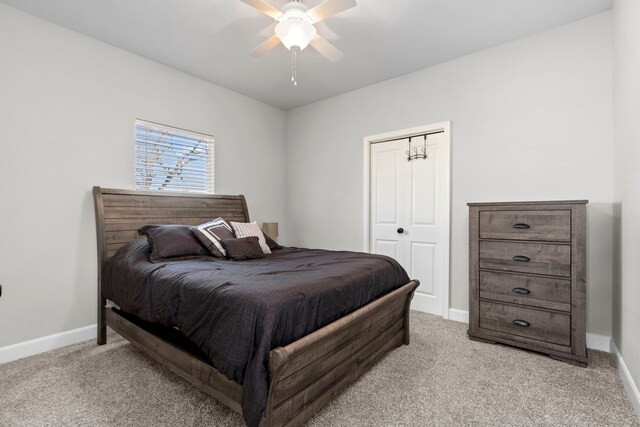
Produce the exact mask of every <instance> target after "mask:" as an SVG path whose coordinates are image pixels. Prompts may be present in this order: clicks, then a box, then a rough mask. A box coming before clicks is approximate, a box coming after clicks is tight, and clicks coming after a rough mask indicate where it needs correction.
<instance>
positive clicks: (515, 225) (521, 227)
mask: <svg viewBox="0 0 640 427" xmlns="http://www.w3.org/2000/svg"><path fill="white" fill-rule="evenodd" d="M513 228H517V229H518V230H526V229H527V228H531V227H529V224H523V223H521V222H519V223H517V224H513Z"/></svg>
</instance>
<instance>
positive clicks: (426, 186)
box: [369, 134, 448, 315]
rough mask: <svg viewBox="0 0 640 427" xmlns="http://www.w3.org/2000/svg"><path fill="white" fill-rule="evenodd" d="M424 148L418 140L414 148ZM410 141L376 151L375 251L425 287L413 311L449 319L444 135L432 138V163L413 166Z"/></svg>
mask: <svg viewBox="0 0 640 427" xmlns="http://www.w3.org/2000/svg"><path fill="white" fill-rule="evenodd" d="M414 145H415V146H418V147H419V148H421V147H422V146H423V138H422V137H420V138H413V140H412V147H413V146H414ZM408 147H409V141H408V139H403V140H400V141H390V142H382V143H375V144H372V145H371V187H370V189H371V199H370V200H371V206H370V213H371V219H370V224H371V227H370V240H369V241H370V248H369V249H370V251H371V252H373V253H378V254H383V255H388V256H391V257H393V258H395V259H396V260H397V261H398V262H399V263H400V264H401V265H402V266H403V267H404V268H405V269H406V270H407V273H408V274H409V277H411V278H412V279H418V280H419V281H420V287H418V289H417V291H416V296H415V298H414V305H413V307H414V308H416V309H419V310H422V311H426V312H428V313H433V314H438V315H443V314H445V313H444V312H443V311H444V310H445V309H446V308H445V307H444V304H443V294H444V292H448V284H447V283H445V280H444V278H445V276H446V275H445V274H443V272H444V269H445V268H448V265H445V264H446V259H447V257H446V256H445V255H446V254H445V252H444V251H445V245H443V244H442V243H443V242H442V240H443V238H444V236H446V235H447V233H445V230H444V227H445V224H446V221H443V220H442V219H443V218H442V217H443V215H446V214H447V212H448V209H447V208H446V207H444V206H441V205H440V204H441V203H442V201H443V200H446V198H445V197H443V196H444V192H445V191H446V190H447V187H446V185H445V183H444V182H443V175H444V174H445V173H446V171H445V170H443V163H444V162H445V161H447V159H446V157H447V156H442V153H441V151H442V134H434V135H429V137H428V139H427V153H428V155H429V158H427V159H415V160H411V161H407V155H406V150H407V148H408Z"/></svg>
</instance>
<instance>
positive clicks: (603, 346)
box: [449, 308, 612, 353]
mask: <svg viewBox="0 0 640 427" xmlns="http://www.w3.org/2000/svg"><path fill="white" fill-rule="evenodd" d="M449 320H455V321H456V322H461V323H469V312H468V311H467V310H458V309H457V308H450V309H449ZM611 343H612V341H611V337H607V336H605V335H598V334H587V348H591V349H593V350H599V351H605V352H607V353H611Z"/></svg>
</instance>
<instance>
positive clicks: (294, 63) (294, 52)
mask: <svg viewBox="0 0 640 427" xmlns="http://www.w3.org/2000/svg"><path fill="white" fill-rule="evenodd" d="M299 51H300V48H298V47H296V46H294V47H292V48H291V81H292V82H293V85H294V86H298V76H297V74H298V52H299Z"/></svg>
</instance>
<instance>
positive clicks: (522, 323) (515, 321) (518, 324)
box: [513, 319, 531, 328]
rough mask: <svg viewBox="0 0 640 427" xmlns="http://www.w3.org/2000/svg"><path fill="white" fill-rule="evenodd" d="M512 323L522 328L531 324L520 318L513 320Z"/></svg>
mask: <svg viewBox="0 0 640 427" xmlns="http://www.w3.org/2000/svg"><path fill="white" fill-rule="evenodd" d="M513 324H514V325H516V326H522V327H524V328H528V327H529V326H531V323H529V322H527V321H526V320H520V319H516V320H514V321H513Z"/></svg>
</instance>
